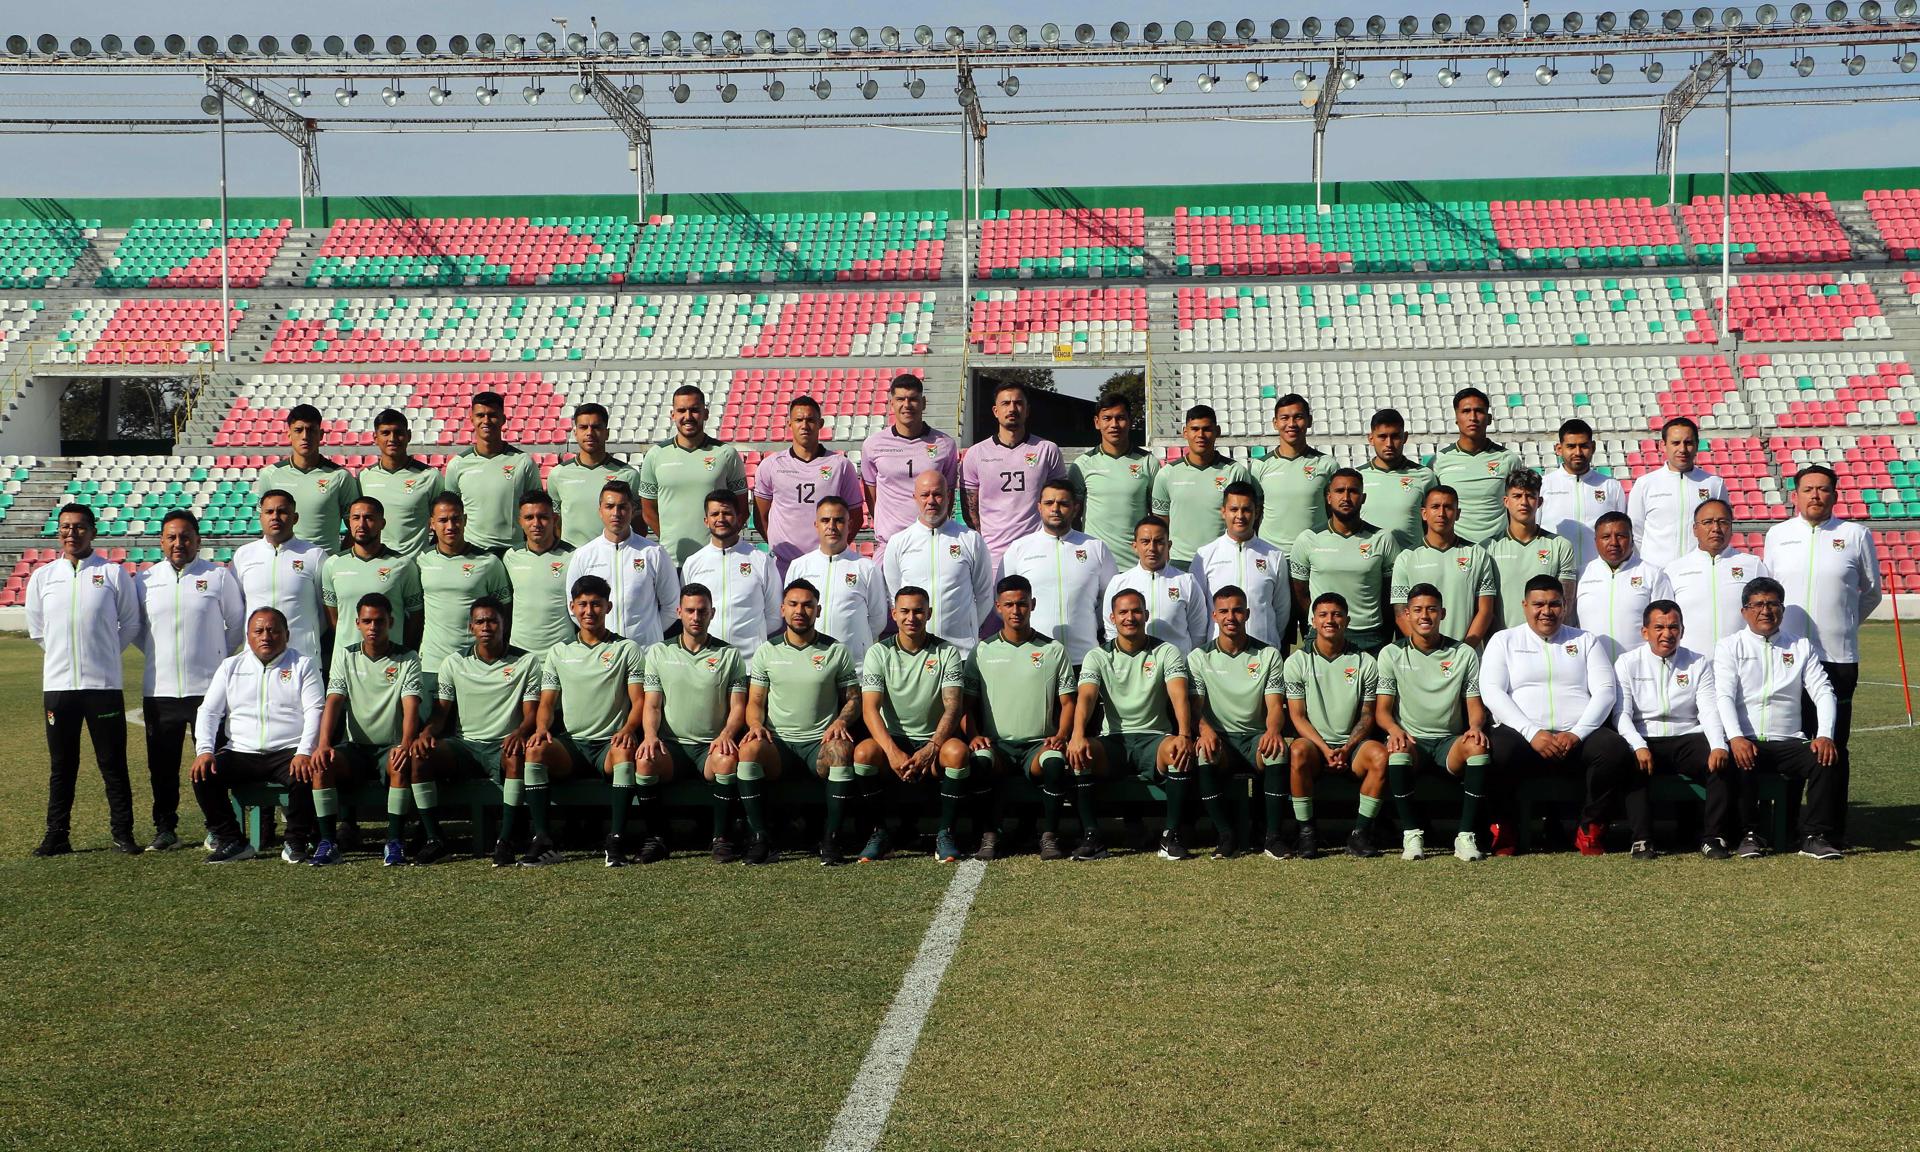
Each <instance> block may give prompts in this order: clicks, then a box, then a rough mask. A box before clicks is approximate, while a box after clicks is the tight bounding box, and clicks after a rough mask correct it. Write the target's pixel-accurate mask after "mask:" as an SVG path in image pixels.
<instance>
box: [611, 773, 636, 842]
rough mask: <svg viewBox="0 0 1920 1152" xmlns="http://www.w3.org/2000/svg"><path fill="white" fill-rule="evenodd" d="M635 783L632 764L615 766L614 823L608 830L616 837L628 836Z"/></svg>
mask: <svg viewBox="0 0 1920 1152" xmlns="http://www.w3.org/2000/svg"><path fill="white" fill-rule="evenodd" d="M636 787H637V785H636V784H635V782H634V775H633V765H632V764H615V765H614V766H613V822H612V823H611V824H610V825H609V826H608V828H607V830H608V831H609V832H611V833H613V835H614V836H615V837H620V836H624V835H626V834H627V816H628V814H629V813H631V812H632V811H633V793H634V790H635V788H636Z"/></svg>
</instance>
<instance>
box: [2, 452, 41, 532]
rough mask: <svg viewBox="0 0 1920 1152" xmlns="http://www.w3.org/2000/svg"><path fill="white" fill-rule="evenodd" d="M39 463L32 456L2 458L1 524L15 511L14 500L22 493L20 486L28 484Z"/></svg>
mask: <svg viewBox="0 0 1920 1152" xmlns="http://www.w3.org/2000/svg"><path fill="white" fill-rule="evenodd" d="M38 463H39V461H38V460H36V459H35V458H34V457H32V456H0V477H4V479H0V523H4V522H5V521H6V518H7V514H8V513H9V512H11V511H13V499H14V497H15V496H17V495H19V493H20V485H22V484H24V483H25V482H26V479H27V477H28V476H29V475H31V474H32V473H33V469H34V466H35V465H36V464H38Z"/></svg>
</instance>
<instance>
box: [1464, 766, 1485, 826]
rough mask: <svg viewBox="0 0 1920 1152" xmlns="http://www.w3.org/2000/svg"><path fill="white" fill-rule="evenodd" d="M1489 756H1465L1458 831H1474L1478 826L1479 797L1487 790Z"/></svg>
mask: <svg viewBox="0 0 1920 1152" xmlns="http://www.w3.org/2000/svg"><path fill="white" fill-rule="evenodd" d="M1492 760H1493V757H1491V756H1469V757H1467V771H1466V774H1465V775H1464V776H1462V777H1461V778H1460V831H1462V832H1474V831H1477V830H1478V829H1479V827H1480V797H1482V796H1484V795H1485V794H1486V791H1487V765H1488V764H1489V763H1491V762H1492Z"/></svg>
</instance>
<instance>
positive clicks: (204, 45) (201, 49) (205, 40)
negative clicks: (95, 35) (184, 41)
mask: <svg viewBox="0 0 1920 1152" xmlns="http://www.w3.org/2000/svg"><path fill="white" fill-rule="evenodd" d="M40 40H41V43H43V44H44V45H46V47H45V48H44V49H43V50H44V51H45V52H46V54H47V55H49V56H51V55H53V54H54V52H56V51H58V50H59V47H60V42H59V41H58V40H55V39H54V38H53V37H51V36H42V37H40ZM193 50H194V51H195V52H198V53H199V54H200V55H202V56H218V55H220V41H218V40H215V39H214V38H213V37H211V36H202V37H200V39H198V40H195V41H194V42H193Z"/></svg>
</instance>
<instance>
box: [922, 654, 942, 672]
mask: <svg viewBox="0 0 1920 1152" xmlns="http://www.w3.org/2000/svg"><path fill="white" fill-rule="evenodd" d="M920 666H921V667H922V668H925V669H926V670H927V671H929V672H931V671H933V670H934V669H935V668H938V667H940V658H939V657H938V656H929V657H927V658H926V661H925V662H924V663H922V664H921V665H920Z"/></svg>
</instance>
